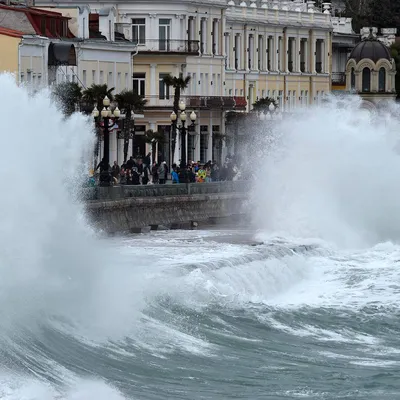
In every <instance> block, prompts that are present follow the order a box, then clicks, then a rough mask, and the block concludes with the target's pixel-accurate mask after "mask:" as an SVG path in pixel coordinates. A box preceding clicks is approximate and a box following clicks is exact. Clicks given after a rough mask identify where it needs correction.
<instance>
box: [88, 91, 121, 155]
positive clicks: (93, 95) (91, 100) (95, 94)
mask: <svg viewBox="0 0 400 400" xmlns="http://www.w3.org/2000/svg"><path fill="white" fill-rule="evenodd" d="M113 91H114V88H110V89H109V88H108V86H107V85H106V84H104V85H96V84H93V85H92V86H90V87H88V88H87V89H85V90H84V91H83V94H82V103H81V111H82V112H84V113H87V114H90V113H91V112H92V111H93V108H94V106H95V104H96V105H97V106H98V108H99V111H101V110H102V108H103V99H104V97H106V96H107V97H108V98H109V99H110V101H113V100H114V96H113V94H112V92H113ZM96 138H97V140H96V145H95V152H94V156H95V159H96V158H97V157H98V155H99V150H100V128H99V126H98V125H97V124H96ZM106 142H108V143H109V139H108V138H106V137H105V138H104V144H105V145H106Z"/></svg>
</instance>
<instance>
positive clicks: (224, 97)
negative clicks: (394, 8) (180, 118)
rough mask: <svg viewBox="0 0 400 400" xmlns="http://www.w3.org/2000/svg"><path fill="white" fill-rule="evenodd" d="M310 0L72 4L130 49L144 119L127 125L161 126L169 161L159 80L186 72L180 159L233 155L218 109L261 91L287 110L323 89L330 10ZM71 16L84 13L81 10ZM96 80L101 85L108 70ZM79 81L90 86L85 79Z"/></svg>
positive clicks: (168, 95) (234, 106)
mask: <svg viewBox="0 0 400 400" xmlns="http://www.w3.org/2000/svg"><path fill="white" fill-rule="evenodd" d="M314 3H315V2H314V1H308V2H306V1H305V0H294V1H293V2H292V1H279V0H256V1H240V0H213V1H212V0H199V1H196V2H193V1H189V0H179V1H177V0H175V1H170V2H168V3H167V2H164V1H162V0H159V1H149V0H143V1H141V2H136V1H135V2H130V1H127V0H122V1H120V0H118V1H115V2H114V3H107V2H106V3H101V4H99V3H96V2H88V3H87V2H86V1H85V2H84V1H80V0H77V1H76V2H75V4H78V5H79V4H82V7H83V6H85V5H87V6H88V7H90V14H89V16H90V15H91V14H98V15H99V16H100V17H99V18H100V21H99V31H100V32H101V34H102V35H104V36H106V37H107V38H111V39H112V37H113V32H114V35H115V34H118V35H119V36H121V37H122V36H123V37H124V38H126V39H128V40H129V41H130V42H131V43H132V44H137V45H138V54H137V56H135V57H134V58H133V73H132V84H133V88H134V89H135V90H136V91H137V92H138V93H139V94H141V95H143V96H144V97H145V98H146V99H147V100H148V103H147V108H146V111H145V115H144V117H145V118H144V119H143V120H142V121H141V122H140V123H138V124H137V128H136V131H137V133H140V132H145V131H146V130H147V129H153V130H160V131H163V132H165V137H166V143H165V144H164V145H163V146H160V149H159V156H160V157H161V158H162V159H165V160H167V161H168V162H169V163H170V164H171V163H172V162H173V161H175V162H178V161H179V158H180V157H179V155H180V149H179V143H180V141H179V138H178V140H177V145H176V149H175V157H174V160H172V158H171V153H172V152H171V135H170V125H171V121H170V114H171V111H172V97H173V89H172V88H167V87H165V85H164V83H163V77H164V76H166V75H168V74H172V75H174V76H179V74H182V75H183V76H187V75H188V76H190V77H191V82H190V84H189V87H188V88H187V90H185V91H184V92H182V99H183V100H184V101H185V102H186V105H187V109H188V110H190V111H191V110H194V111H195V112H196V114H197V116H198V118H197V121H196V127H195V131H194V132H192V134H191V135H188V140H187V148H188V151H187V153H188V158H189V159H194V160H201V161H207V160H209V159H220V158H221V156H223V155H224V154H226V153H227V152H229V151H233V149H232V143H233V140H232V138H231V137H230V134H229V132H227V131H226V129H225V113H226V112H227V111H231V110H235V111H241V112H245V111H250V110H251V109H252V104H253V103H254V102H255V101H256V100H257V99H258V98H262V97H274V98H275V99H276V100H277V101H278V103H279V105H280V110H281V111H290V110H291V109H293V108H295V107H298V106H306V105H309V104H313V103H318V102H319V101H320V100H321V99H322V98H323V96H324V94H325V93H327V92H329V90H330V72H331V51H330V49H331V47H332V36H331V34H332V23H331V15H330V11H329V8H330V7H329V3H326V4H325V5H324V11H323V12H321V10H317V9H316V8H315V6H314ZM37 4H41V5H46V6H49V5H51V6H55V7H57V8H58V7H68V2H67V1H64V0H60V1H48V0H41V1H40V2H37ZM82 7H80V9H81V8H82ZM114 7H115V8H114ZM105 10H113V13H114V15H115V18H116V19H115V21H116V24H115V25H113V23H112V19H106V18H105V15H104V16H103V14H107V12H106V13H104V11H105ZM63 13H64V12H63ZM65 15H66V14H65ZM108 15H109V14H108ZM71 16H72V15H71ZM77 18H78V17H77ZM79 18H81V19H82V18H85V17H83V14H82V16H81V17H79ZM78 25H80V24H78ZM80 35H81V36H82V35H83V32H81V33H80ZM78 68H79V67H78ZM86 71H88V68H86ZM86 74H88V72H86ZM113 76H115V74H114V75H113ZM97 79H98V81H99V82H102V83H108V80H107V79H108V75H107V76H105V75H103V77H102V79H101V78H100V76H99V77H98V78H97ZM86 82H87V83H88V84H90V82H89V81H88V75H86ZM139 136H140V135H139ZM137 140H138V146H140V152H141V153H142V154H143V153H145V152H146V151H147V150H148V148H146V146H145V144H144V142H143V141H141V139H140V137H138V138H137Z"/></svg>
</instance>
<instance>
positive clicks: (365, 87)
mask: <svg viewBox="0 0 400 400" xmlns="http://www.w3.org/2000/svg"><path fill="white" fill-rule="evenodd" d="M395 78H396V65H395V62H394V60H393V59H392V57H391V55H390V51H389V49H388V48H387V47H386V46H385V45H384V44H383V43H382V42H380V41H379V40H378V39H377V38H376V37H375V36H374V34H373V33H372V29H371V31H370V34H369V36H368V37H367V38H365V39H363V40H362V41H361V42H360V43H358V44H357V45H356V46H355V47H354V49H353V50H352V52H351V53H350V56H349V59H348V61H347V65H346V86H347V90H348V91H350V92H352V93H357V94H358V95H359V96H361V98H362V99H363V103H362V107H363V108H366V109H369V110H371V111H372V110H376V109H379V108H381V107H383V106H384V105H387V104H388V102H392V101H395V99H396V96H397V94H396V87H395V86H396V85H395Z"/></svg>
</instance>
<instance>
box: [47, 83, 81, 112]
mask: <svg viewBox="0 0 400 400" xmlns="http://www.w3.org/2000/svg"><path fill="white" fill-rule="evenodd" d="M52 95H53V98H54V99H55V101H56V102H57V103H58V104H59V106H60V107H61V110H62V112H63V113H64V115H66V116H70V115H72V114H73V113H74V112H75V111H76V110H77V108H78V109H79V104H80V102H81V99H82V88H81V87H80V86H79V84H78V83H76V82H62V83H59V84H58V85H56V86H55V87H54V89H53V93H52Z"/></svg>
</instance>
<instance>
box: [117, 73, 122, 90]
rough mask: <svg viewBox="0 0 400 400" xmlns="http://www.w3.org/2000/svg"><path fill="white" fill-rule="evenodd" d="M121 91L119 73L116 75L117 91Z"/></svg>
mask: <svg viewBox="0 0 400 400" xmlns="http://www.w3.org/2000/svg"><path fill="white" fill-rule="evenodd" d="M121 90H122V86H121V72H118V74H117V91H118V92H120V91H121Z"/></svg>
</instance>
